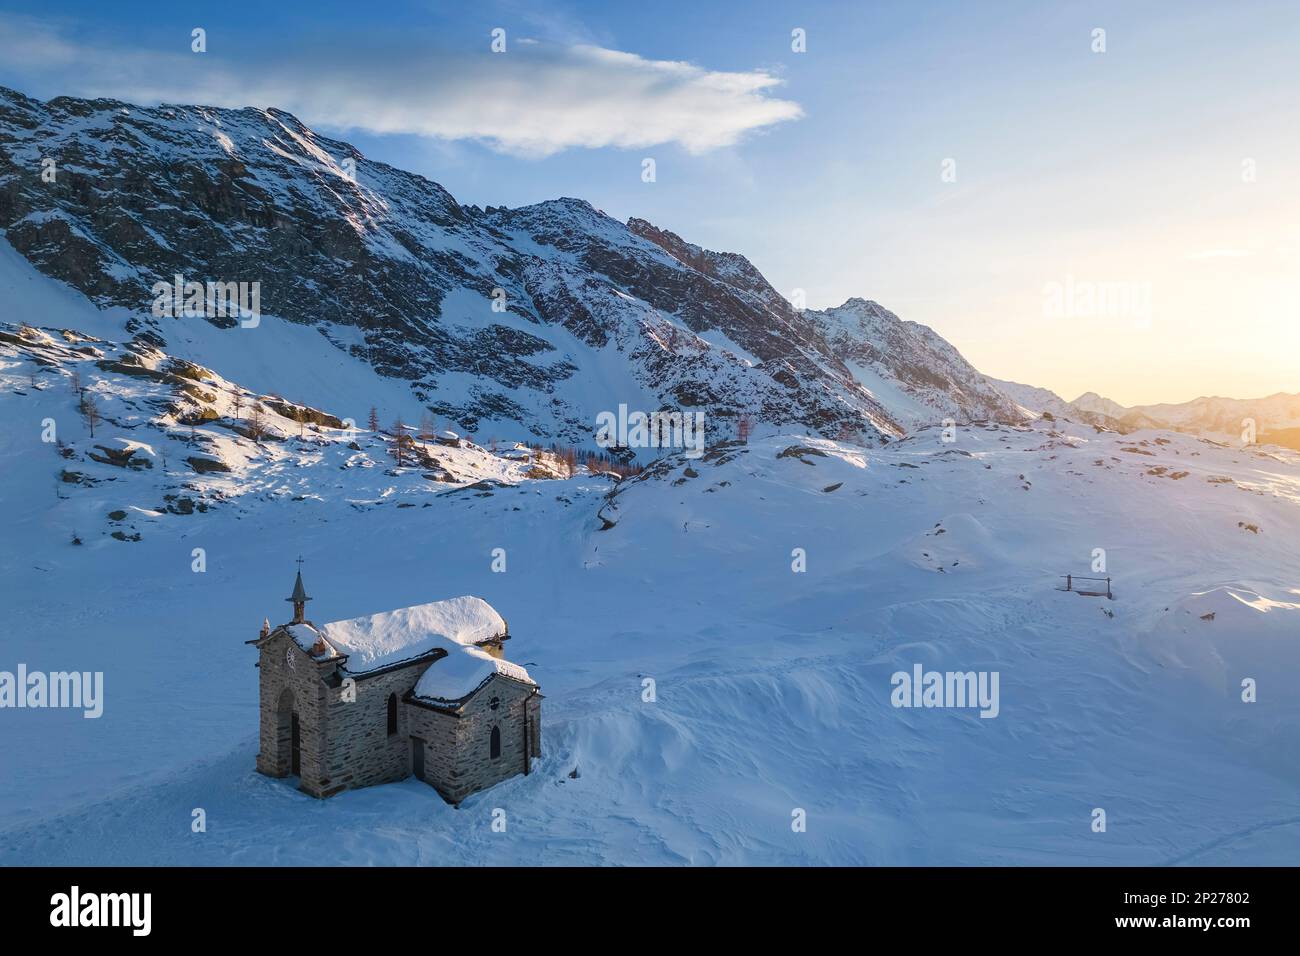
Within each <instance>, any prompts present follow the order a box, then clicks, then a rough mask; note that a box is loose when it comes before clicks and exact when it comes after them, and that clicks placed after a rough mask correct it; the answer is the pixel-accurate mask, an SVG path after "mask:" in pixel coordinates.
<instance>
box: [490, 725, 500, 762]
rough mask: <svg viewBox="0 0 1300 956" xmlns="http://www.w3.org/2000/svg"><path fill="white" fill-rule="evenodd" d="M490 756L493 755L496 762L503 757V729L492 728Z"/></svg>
mask: <svg viewBox="0 0 1300 956" xmlns="http://www.w3.org/2000/svg"><path fill="white" fill-rule="evenodd" d="M489 754H490V755H491V757H492V759H493V760H496V759H497V758H498V757H500V756H501V728H500V727H497V726H493V728H492V743H491V744H490V747H489Z"/></svg>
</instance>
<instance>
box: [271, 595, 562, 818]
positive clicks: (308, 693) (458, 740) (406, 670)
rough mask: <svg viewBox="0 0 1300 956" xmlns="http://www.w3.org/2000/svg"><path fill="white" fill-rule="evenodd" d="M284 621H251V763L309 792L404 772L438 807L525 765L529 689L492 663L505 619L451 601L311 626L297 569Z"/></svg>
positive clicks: (499, 660) (535, 721)
mask: <svg viewBox="0 0 1300 956" xmlns="http://www.w3.org/2000/svg"><path fill="white" fill-rule="evenodd" d="M286 600H288V601H290V602H292V604H293V620H292V621H290V622H289V623H287V624H281V625H279V626H278V627H275V628H272V627H271V626H270V624H269V622H264V623H263V625H262V632H261V634H260V635H259V636H258V637H257V639H256V640H252V641H248V642H247V643H249V644H252V645H254V646H255V647H257V649H258V654H259V656H258V662H257V667H258V674H259V676H258V684H259V690H260V715H261V735H260V747H259V750H258V754H257V770H258V771H259V772H260V773H263V774H266V775H267V776H270V777H288V776H296V777H298V779H299V789H301V790H303V791H305V792H306V793H309V794H311V795H312V796H314V797H322V798H323V797H331V796H333V795H334V794H336V793H340V792H341V791H343V790H350V789H356V788H358V787H369V786H373V785H375V784H380V783H392V782H394V781H397V780H402V779H404V778H406V777H408V776H412V775H414V776H415V777H416V778H417V779H419V780H423V781H425V782H426V783H428V784H430V785H431V786H433V788H434V789H435V790H437V791H438V793H439V794H441V795H442V797H443V798H444V799H445V800H447V801H448V802H449V803H453V804H456V803H460V801H462V800H464V799H465V798H466V797H468V796H469V795H470V794H472V793H476V792H477V791H479V790H483V789H485V788H487V787H490V786H492V785H493V784H496V783H500V782H501V781H502V780H505V779H507V778H509V777H513V776H514V775H515V774H520V773H523V774H526V773H528V772H529V770H530V769H531V761H532V760H533V759H534V758H535V757H537V756H538V755H539V754H540V753H541V702H542V694H541V693H540V690H539V688H538V686H537V684H536V683H535V682H534V681H533V680H532V678H530V677H529V676H528V671H526V670H525V669H524V668H522V667H520V666H519V665H517V664H512V663H510V662H509V661H507V660H505V659H504V656H503V652H502V645H503V644H504V643H505V641H507V640H509V639H510V634H509V631H508V628H507V626H506V622H505V620H504V619H503V618H502V617H501V615H500V614H498V613H497V612H496V610H495V609H494V608H493V607H492V605H490V604H488V603H487V602H486V601H484V600H483V599H482V598H477V597H469V596H466V597H458V598H452V599H450V600H446V601H435V602H433V603H431V604H420V605H416V606H415V607H406V608H399V609H397V610H394V611H384V612H382V613H380V614H372V615H369V616H367V617H358V618H353V619H351V620H346V621H334V622H332V623H329V624H324V625H320V626H317V625H315V624H313V623H312V622H311V621H308V620H305V618H304V613H305V609H306V605H307V602H308V601H310V600H311V598H310V597H308V596H307V591H306V588H305V587H304V586H303V583H302V571H301V570H299V572H298V576H297V579H296V580H295V581H294V587H293V594H292V595H291V596H290V597H288V598H286Z"/></svg>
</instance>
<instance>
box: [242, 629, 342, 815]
mask: <svg viewBox="0 0 1300 956" xmlns="http://www.w3.org/2000/svg"><path fill="white" fill-rule="evenodd" d="M290 659H292V661H293V665H292V666H290V664H289V661H290ZM332 669H333V665H331V664H328V663H327V664H320V663H317V662H316V661H313V660H312V659H311V657H309V656H308V655H307V654H306V653H305V652H304V651H303V649H302V648H300V647H299V646H298V644H297V643H296V642H295V641H294V640H293V639H292V638H290V637H289V636H288V635H287V634H285V633H283V632H280V633H278V634H276V635H275V636H274V637H272V638H271V640H269V641H268V642H267V643H265V644H263V645H262V647H261V651H260V655H259V657H258V685H259V691H260V702H259V718H260V722H261V727H260V732H259V735H258V737H259V748H258V754H257V769H258V770H259V771H260V772H262V773H264V774H267V775H268V776H272V777H287V776H289V774H290V773H291V772H292V771H291V753H290V749H291V740H290V721H289V719H288V718H286V719H285V720H284V721H283V722H281V719H280V713H279V703H280V698H281V696H282V694H283V692H284V690H285V689H286V688H288V690H289V691H291V692H292V694H293V704H292V708H291V709H292V710H293V711H295V712H296V713H297V714H298V743H299V775H298V779H299V784H300V786H301V788H302V789H303V790H305V791H306V792H308V793H310V794H312V795H313V796H323V795H324V790H325V788H326V786H327V781H328V777H327V775H326V773H325V769H324V762H323V759H322V755H323V753H324V750H325V717H324V712H325V691H326V687H325V684H324V682H323V679H322V678H323V676H324V675H325V674H326V673H328V672H329V671H330V670H332Z"/></svg>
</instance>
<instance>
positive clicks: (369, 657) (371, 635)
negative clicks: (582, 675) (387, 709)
mask: <svg viewBox="0 0 1300 956" xmlns="http://www.w3.org/2000/svg"><path fill="white" fill-rule="evenodd" d="M284 629H285V631H287V632H288V634H289V636H290V637H292V638H293V639H294V641H296V642H297V644H298V646H299V647H301V648H302V649H303V650H304V651H306V652H307V653H308V654H310V655H311V656H312V657H314V658H315V659H316V660H329V659H330V658H333V657H339V656H341V655H346V656H347V664H346V665H345V667H346V669H347V671H348V673H351V674H364V673H366V672H368V671H373V670H378V669H379V668H382V667H387V666H389V665H391V664H400V663H401V662H403V661H408V660H413V659H414V658H417V657H422V656H424V655H425V654H428V653H430V652H432V651H434V650H437V649H441V650H443V651H445V652H446V656H445V657H440V658H439V659H438V660H436V661H434V662H433V663H432V664H431V665H430V666H429V669H428V670H426V671H425V672H424V674H423V676H421V678H420V680H419V682H418V683H417V684H416V685H415V696H416V697H419V698H422V699H424V700H429V701H433V702H435V703H445V702H448V701H456V700H461V699H462V698H464V697H467V696H468V695H470V694H472V693H473V692H474V691H475V690H477V689H478V688H479V686H480V685H482V683H483V682H484V681H486V680H487V679H488V678H489V677H491V676H492V675H493V674H503V675H505V676H506V677H510V678H513V679H514V680H517V681H522V682H523V683H526V684H531V683H533V680H532V678H531V677H529V676H528V671H526V670H525V669H524V668H522V667H520V666H519V665H518V664H512V663H510V661H503V660H499V659H497V658H495V657H493V656H491V655H490V654H488V653H487V652H486V651H484V650H482V649H481V648H479V647H476V646H475V645H476V644H477V643H478V642H480V641H487V640H491V639H492V638H494V637H500V636H503V635H504V634H505V633H506V622H505V619H504V618H502V617H501V615H500V614H498V613H497V612H496V609H495V608H493V607H492V605H491V604H488V602H487V601H484V600H483V599H482V598H477V597H471V596H468V595H466V596H465V597H458V598H452V599H450V600H448V601H434V602H433V603H431V604H417V605H416V606H415V607H404V608H398V609H397V610H395V611H384V612H382V613H380V614H370V615H367V616H365V617H354V618H352V619H351V620H348V621H333V622H331V623H329V624H325V625H323V626H321V627H319V628H317V627H314V626H313V625H311V624H308V623H305V622H303V623H299V624H286V625H285V628H284Z"/></svg>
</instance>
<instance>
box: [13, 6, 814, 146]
mask: <svg viewBox="0 0 1300 956" xmlns="http://www.w3.org/2000/svg"><path fill="white" fill-rule="evenodd" d="M183 39H184V40H185V43H184V44H179V43H178V47H180V49H178V50H177V51H176V52H173V53H159V52H158V51H156V50H154V51H145V50H141V49H132V48H127V47H122V46H118V47H113V48H107V47H104V46H103V45H101V44H96V43H89V42H84V41H78V40H74V39H70V38H69V37H68V36H67V35H66V34H64V33H63V32H61V31H60V30H59V29H58V28H55V27H52V26H50V25H48V24H46V23H43V22H41V21H35V20H31V19H27V18H16V17H6V18H0V62H4V63H5V64H6V69H7V71H8V72H10V73H11V74H16V75H18V76H20V77H25V78H29V82H32V83H35V84H38V85H39V87H40V88H41V89H42V91H43V92H48V91H49V90H51V89H54V90H56V91H57V92H58V93H66V94H70V95H83V96H85V95H91V96H111V97H116V98H119V99H123V100H128V101H132V102H141V103H154V102H173V103H201V104H204V105H212V106H259V107H268V106H276V107H279V108H281V109H284V110H288V111H289V112H291V113H294V114H296V115H297V116H299V117H300V118H301V119H303V120H304V121H305V122H307V123H310V124H313V125H324V126H332V127H335V128H340V129H359V130H366V131H369V132H373V133H412V134H416V135H421V136H431V137H437V138H441V139H454V140H477V141H480V142H483V143H486V144H487V145H489V146H491V147H492V148H494V149H497V150H499V151H502V152H508V153H514V154H520V155H527V156H539V157H540V156H548V155H551V154H553V153H556V152H558V151H560V150H564V149H568V148H572V147H585V148H600V147H605V146H612V147H619V148H626V149H643V148H648V147H653V146H659V145H663V144H669V143H675V144H678V145H680V146H682V147H683V148H685V149H686V150H688V151H690V152H692V153H702V152H707V151H709V150H713V149H717V148H720V147H724V146H730V145H732V144H734V143H736V142H737V141H739V140H740V139H741V138H742V137H743V136H744V135H745V134H746V133H748V132H750V131H753V130H757V129H762V128H764V127H768V126H772V125H774V124H776V123H781V122H785V121H787V120H794V119H798V118H799V117H800V116H802V115H803V111H802V109H801V108H800V106H799V104H798V103H795V102H793V101H790V100H783V99H778V98H776V97H775V96H774V95H773V93H774V91H775V90H776V89H777V88H778V87H779V86H780V85H781V82H782V81H781V80H780V79H779V78H778V77H776V76H774V75H773V74H771V73H769V72H766V71H763V70H751V71H746V72H727V71H718V70H708V69H705V68H703V67H700V66H696V65H694V64H691V63H683V62H677V61H672V60H648V59H646V58H644V57H641V56H638V55H637V54H635V53H626V52H623V51H619V50H611V49H606V48H604V47H599V46H593V45H576V46H559V45H555V44H551V43H544V42H540V41H534V42H529V43H523V42H519V41H512V42H511V43H510V44H509V46H508V52H505V53H499V54H494V53H491V52H489V50H488V38H487V37H486V36H485V37H484V43H483V49H482V51H481V53H464V52H461V53H450V54H449V53H444V52H438V51H433V50H429V49H427V48H424V47H419V46H413V45H412V46H409V47H406V48H405V49H398V48H395V47H394V46H392V45H391V44H389V45H385V46H384V47H383V48H382V49H373V48H372V49H357V50H333V51H328V52H326V51H321V52H319V53H318V54H317V55H314V56H306V55H302V54H297V55H294V54H288V55H275V56H268V55H266V51H265V50H262V51H259V53H258V55H256V56H254V55H252V53H251V52H250V53H246V54H243V55H241V57H240V58H239V59H238V60H236V59H233V58H231V57H229V56H225V57H223V55H222V40H223V38H221V37H213V36H210V37H209V38H208V48H209V51H210V52H208V53H205V54H194V53H190V52H189V51H188V39H189V38H188V36H186V37H184V38H183ZM24 92H29V93H31V92H34V91H33V90H30V89H29V90H24Z"/></svg>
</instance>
